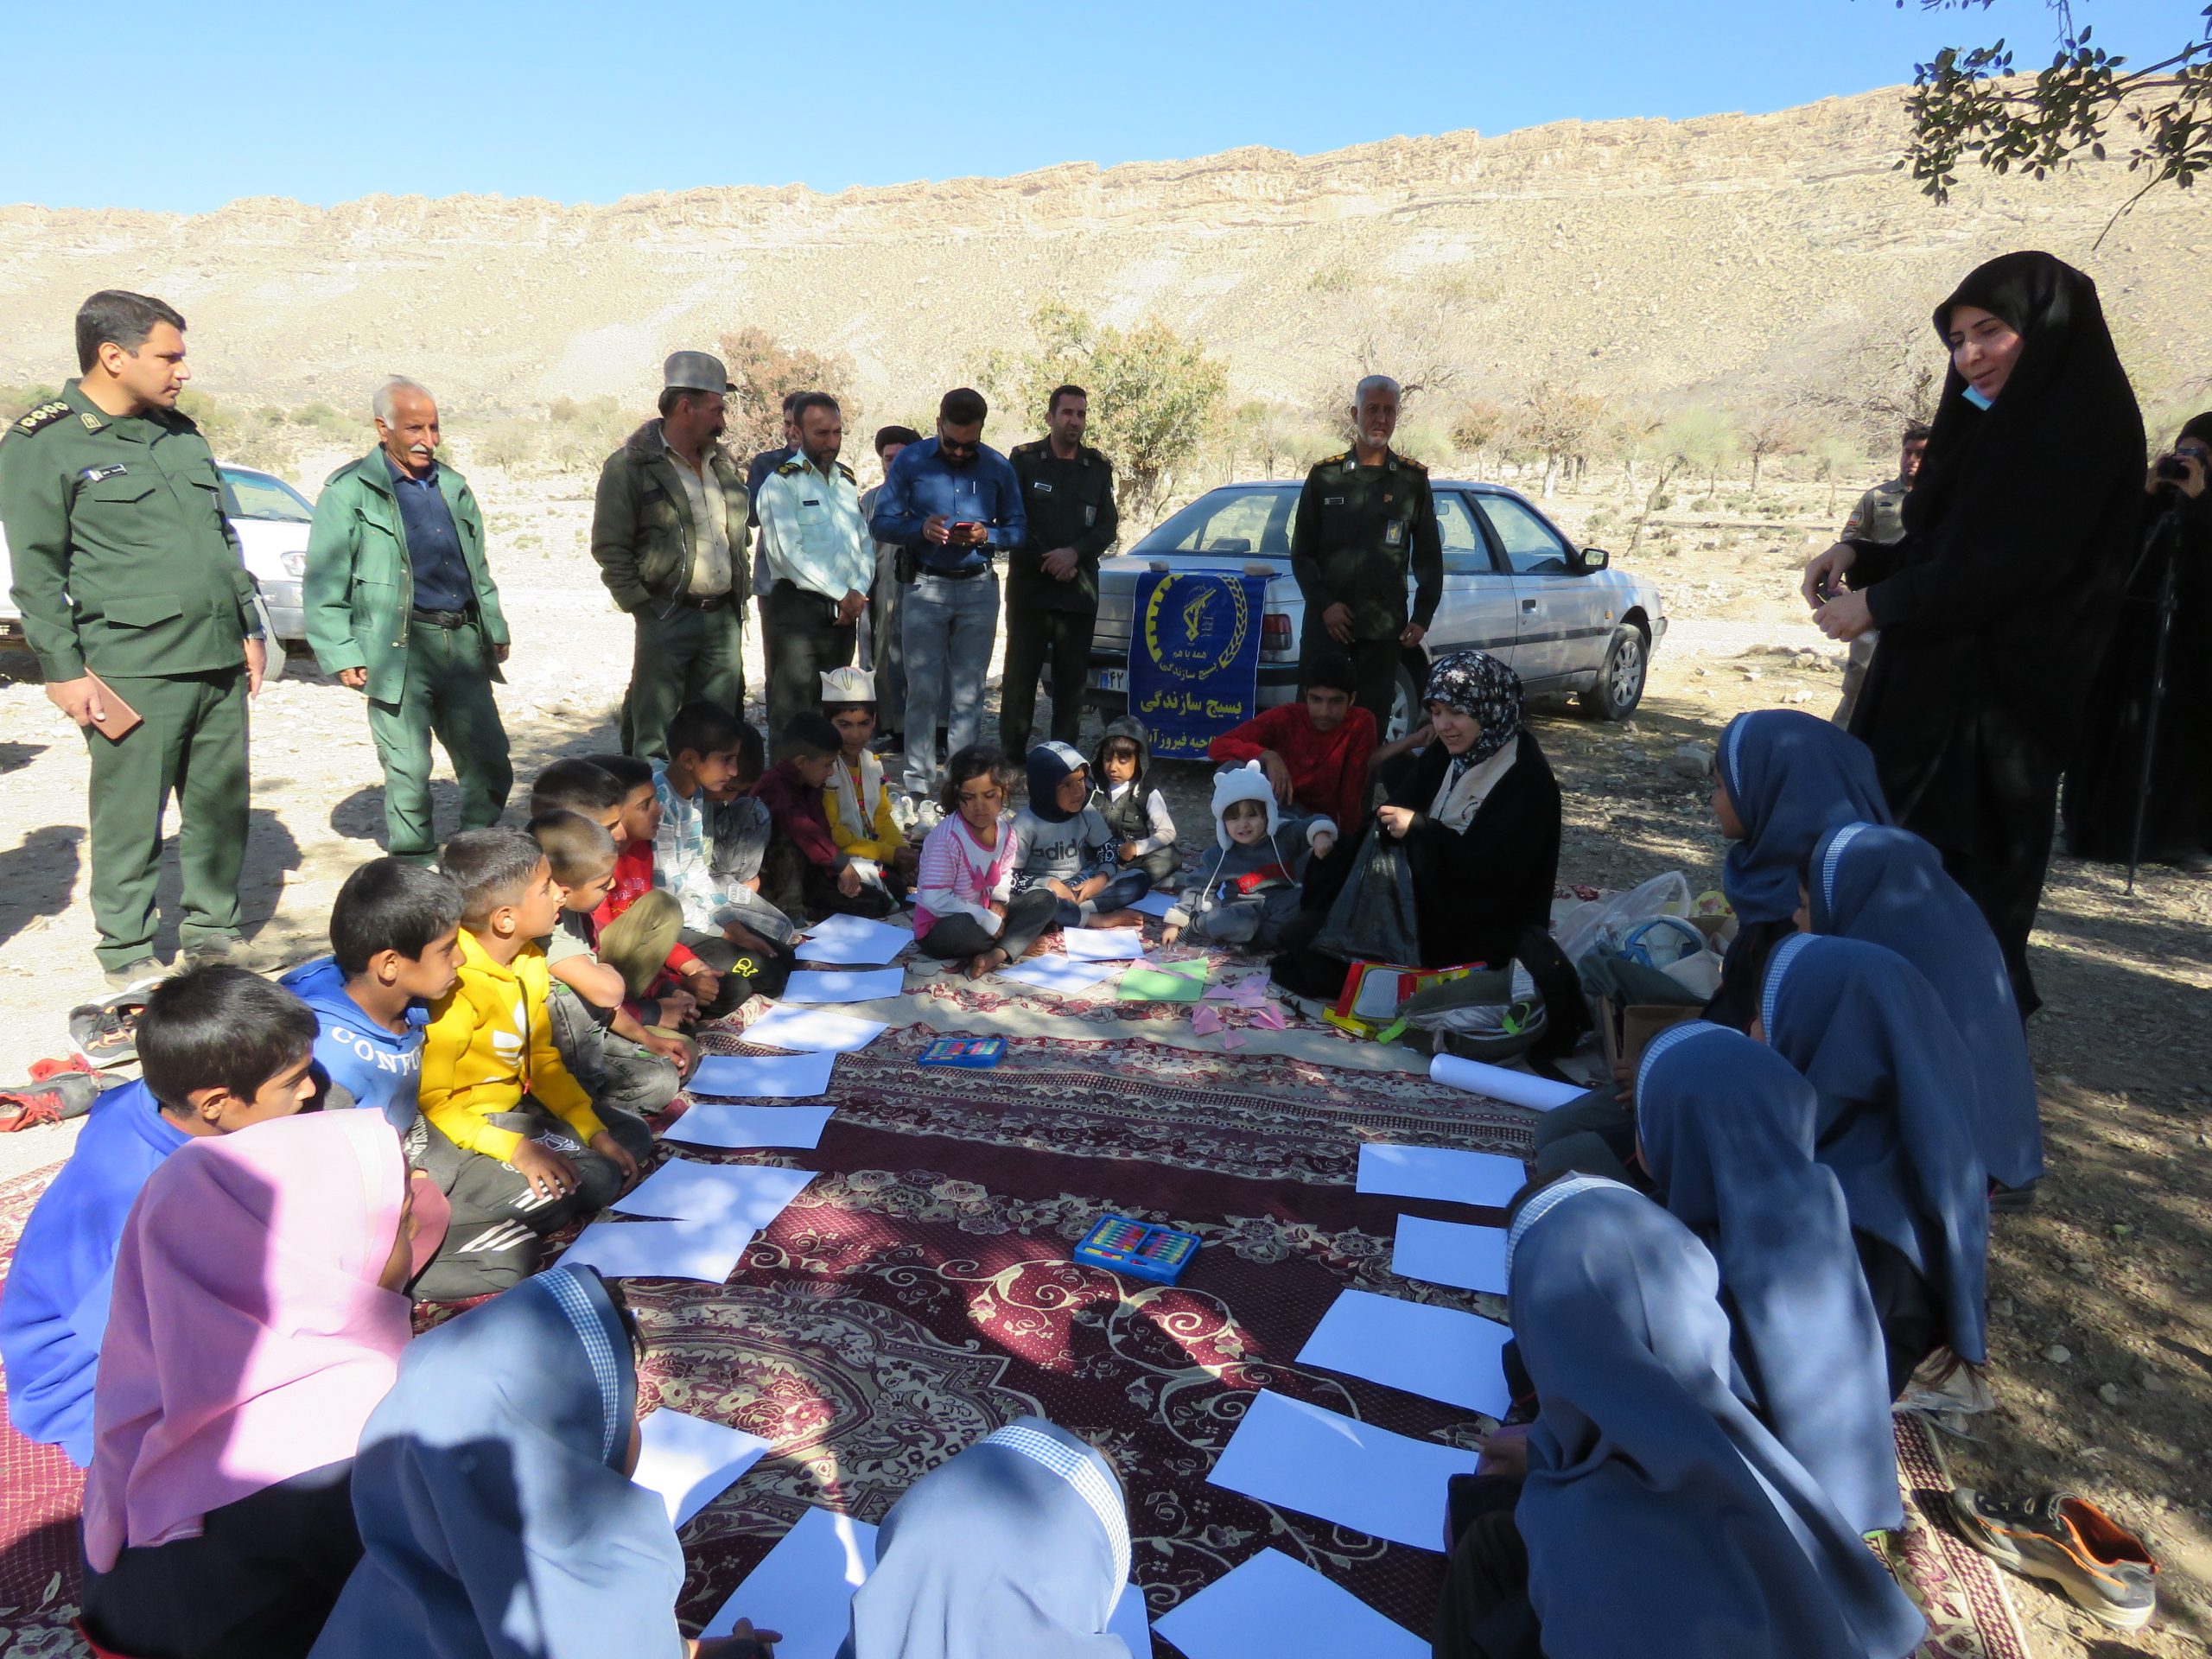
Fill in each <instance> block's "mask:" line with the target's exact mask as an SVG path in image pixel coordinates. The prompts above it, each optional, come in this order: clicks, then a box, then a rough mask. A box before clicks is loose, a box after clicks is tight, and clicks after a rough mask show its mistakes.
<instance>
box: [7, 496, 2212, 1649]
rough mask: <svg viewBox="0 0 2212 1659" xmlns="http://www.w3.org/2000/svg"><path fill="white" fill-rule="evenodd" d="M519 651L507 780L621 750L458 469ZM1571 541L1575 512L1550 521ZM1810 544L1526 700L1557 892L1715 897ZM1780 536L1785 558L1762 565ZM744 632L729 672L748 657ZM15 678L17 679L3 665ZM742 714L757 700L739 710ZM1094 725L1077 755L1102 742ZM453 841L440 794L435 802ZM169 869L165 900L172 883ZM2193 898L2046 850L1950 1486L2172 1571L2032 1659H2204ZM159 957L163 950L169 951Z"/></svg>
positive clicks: (292, 798)
mask: <svg viewBox="0 0 2212 1659" xmlns="http://www.w3.org/2000/svg"><path fill="white" fill-rule="evenodd" d="M475 481H476V486H477V491H478V493H479V495H480V498H481V499H484V500H485V501H486V502H488V503H492V504H493V507H492V510H491V514H490V518H491V524H490V528H491V533H492V539H493V545H494V548H495V550H498V558H499V567H498V568H499V573H500V575H501V577H502V579H503V580H502V587H503V591H504V593H505V597H506V604H507V611H508V614H509V616H510V618H511V619H512V622H513V625H514V632H515V639H516V645H515V652H514V659H513V662H512V664H511V667H510V671H509V676H510V677H509V683H508V684H507V685H506V686H505V687H504V688H502V690H501V692H500V703H501V707H502V709H503V710H504V712H505V716H506V719H507V721H508V726H509V730H510V733H511V734H512V740H513V743H514V748H515V753H516V764H517V772H518V775H519V776H520V777H521V778H523V779H525V780H527V779H529V778H530V777H531V775H532V774H533V773H534V772H535V771H536V770H537V767H539V766H542V765H543V763H544V762H545V761H546V760H550V759H552V758H554V757H555V756H556V755H559V754H562V753H574V752H579V751H582V750H587V749H590V748H595V747H612V746H613V730H614V728H613V708H614V705H615V702H616V700H617V698H618V697H619V696H620V690H621V686H622V683H623V681H624V680H625V678H626V674H627V669H628V656H629V645H628V633H627V628H626V626H624V625H623V624H622V623H621V622H620V620H619V619H618V618H616V617H614V616H613V614H612V613H611V612H610V611H609V608H608V607H607V601H606V599H605V596H604V594H603V593H602V591H601V589H600V588H599V586H598V583H597V582H596V580H595V579H594V573H593V572H592V570H591V568H590V565H589V563H588V557H587V556H586V555H585V553H584V550H583V532H584V531H585V529H586V526H587V524H588V517H589V512H590V503H589V499H588V489H587V486H585V485H584V484H582V482H580V481H578V480H507V479H501V478H499V477H497V476H496V475H489V474H479V475H478V477H477V479H476V480H475ZM1567 518H1568V521H1569V523H1570V525H1572V524H1573V514H1572V512H1569V513H1568V514H1567ZM1822 539H1824V538H1823V537H1821V535H1820V534H1819V532H1818V531H1817V528H1816V527H1815V526H1814V525H1813V524H1812V523H1811V522H1810V520H1809V518H1808V524H1807V527H1806V529H1805V531H1804V533H1803V534H1802V535H1789V536H1785V537H1774V536H1765V537H1743V536H1738V537H1729V536H1725V535H1724V536H1718V537H1709V538H1708V539H1707V541H1706V543H1703V544H1702V545H1697V546H1691V545H1688V544H1684V543H1662V544H1661V545H1658V546H1647V548H1646V549H1645V550H1643V552H1641V553H1640V554H1639V555H1638V556H1637V560H1636V563H1637V564H1638V566H1639V568H1641V569H1647V570H1649V572H1650V573H1651V574H1652V575H1654V576H1655V577H1656V580H1657V581H1658V582H1660V583H1661V585H1662V588H1664V590H1665V591H1666V594H1667V600H1668V608H1669V613H1670V614H1671V615H1672V616H1673V617H1674V618H1675V623H1674V626H1673V627H1672V628H1671V629H1670V632H1669V639H1668V640H1667V642H1666V644H1665V645H1664V646H1663V647H1662V650H1661V652H1659V654H1658V658H1657V661H1656V664H1655V668H1654V671H1653V675H1652V681H1651V685H1650V689H1649V692H1648V694H1647V696H1646V698H1645V701H1644V703H1643V707H1642V708H1641V709H1639V710H1638V711H1637V715H1636V717H1635V718H1634V719H1633V720H1632V721H1630V722H1628V723H1626V724H1624V725H1620V726H1607V725H1600V724H1596V723H1592V722H1590V721H1584V720H1582V719H1580V717H1579V716H1577V715H1574V714H1573V713H1572V712H1571V711H1569V710H1568V709H1566V708H1565V707H1564V706H1560V707H1545V708H1541V709H1538V710H1537V711H1536V713H1535V730H1536V732H1537V734H1538V736H1539V738H1540V740H1541V741H1542V743H1543V744H1544V746H1545V748H1546V751H1547V753H1548V754H1549V756H1550V758H1551V760H1552V764H1553V766H1554V769H1555V770H1556V771H1557V772H1558V773H1559V776H1560V784H1561V787H1562V790H1563V791H1564V793H1565V796H1566V803H1567V804H1566V812H1567V823H1566V844H1565V854H1564V861H1563V866H1562V870H1561V874H1562V877H1563V878H1564V879H1567V880H1573V881H1578V882H1585V883H1589V884H1591V885H1594V886H1602V887H1626V886H1630V885H1631V884H1633V883H1635V882H1637V881H1640V880H1644V879H1646V878H1648V877H1649V876H1651V875H1654V874H1659V873H1661V872H1662V871H1665V870H1668V869H1681V870H1683V871H1685V872H1686V873H1688V875H1689V877H1690V880H1691V882H1692V885H1693V887H1694V888H1698V889H1702V888H1704V887H1713V886H1717V885H1718V884H1719V867H1720V861H1721V857H1722V855H1723V851H1724V844H1723V842H1721V840H1720V838H1719V835H1718V833H1717V831H1716V830H1715V829H1714V827H1713V823H1712V819H1711V816H1710V814H1709V812H1708V811H1707V806H1706V799H1705V790H1704V788H1703V787H1702V786H1701V785H1699V784H1697V783H1694V782H1692V781H1691V780H1690V779H1688V778H1686V777H1684V776H1682V775H1681V773H1679V772H1676V771H1675V770H1674V769H1673V768H1672V767H1671V766H1670V765H1669V762H1670V760H1672V759H1673V757H1674V753H1675V749H1676V747H1678V746H1679V745H1682V744H1688V743H1701V744H1707V745H1710V744H1711V743H1712V742H1713V741H1714V740H1715V738H1716V737H1717V736H1718V734H1719V729H1720V728H1721V727H1722V726H1723V725H1725V723H1726V721H1727V720H1728V719H1729V718H1730V717H1731V716H1732V715H1734V714H1736V713H1738V712H1739V711H1741V710H1743V709H1751V708H1761V707H1767V706H1771V705H1775V704H1777V703H1779V704H1795V705H1798V706H1802V707H1805V708H1807V709H1810V710H1812V711H1813V712H1815V713H1821V714H1825V713H1826V712H1827V710H1828V709H1829V708H1831V707H1832V706H1833V704H1834V699H1835V696H1836V695H1837V688H1838V684H1839V675H1838V672H1837V666H1838V664H1837V659H1836V655H1835V653H1834V650H1833V648H1832V647H1830V646H1828V645H1827V642H1825V641H1823V640H1821V639H1820V638H1819V636H1818V635H1817V634H1815V633H1813V632H1811V631H1810V630H1809V629H1808V627H1807V626H1806V625H1805V622H1804V620H1803V613H1802V610H1801V609H1798V608H1796V602H1795V599H1794V594H1793V591H1792V590H1793V588H1794V576H1793V575H1792V572H1793V571H1794V569H1795V568H1796V565H1797V564H1799V563H1802V559H1803V557H1804V556H1805V552H1806V550H1807V548H1808V546H1810V545H1812V544H1814V543H1817V542H1819V541H1821V540H1822ZM1777 543H1780V544H1777ZM754 647H757V641H754V642H753V644H752V646H749V648H748V654H747V660H748V661H749V662H753V663H758V662H759V660H760V658H759V655H758V652H757V649H756V648H754ZM16 666H17V667H18V668H19V669H20V667H21V666H22V664H20V663H18V664H16ZM994 666H995V665H994ZM753 713H754V717H755V718H756V719H758V718H759V710H758V709H757V708H756V709H755V710H754V711H753ZM254 722H255V725H254V744H255V751H254V774H255V796H254V807H253V813H252V822H251V829H250V832H249V836H248V843H247V849H246V872H245V916H246V925H247V930H248V931H249V933H250V934H251V937H252V939H253V943H254V944H255V946H256V947H257V951H258V953H259V955H260V956H261V957H262V958H263V959H264V961H265V962H266V963H269V964H270V965H274V964H276V963H284V962H291V961H296V960H298V959H301V958H302V957H306V956H308V955H309V954H312V953H314V952H315V951H317V950H321V949H322V948H324V946H323V930H324V927H325V925H326V922H327V915H328V910H329V906H330V902H331V899H332V897H333V896H334V893H335V892H336V890H337V887H338V884H339V882H340V880H343V879H344V877H345V875H346V873H347V872H348V871H350V870H351V869H352V868H353V867H354V866H355V865H356V864H357V863H359V861H361V860H363V859H365V858H367V857H371V856H373V855H375V854H376V852H377V851H378V847H377V837H378V834H379V833H380V828H381V823H382V815H381V807H380V804H379V791H378V772H377V767H376V763H375V757H374V754H373V752H372V748H371V747H370V743H369V739H368V733H367V729H366V726H365V721H363V718H362V715H361V709H360V703H359V698H358V697H357V696H355V695H354V694H353V693H352V692H349V691H346V690H344V689H343V688H341V687H340V686H338V685H336V684H334V683H331V682H329V681H327V680H324V679H322V678H321V677H320V676H318V675H315V673H313V672H312V671H311V670H310V671H306V672H296V673H295V674H293V675H290V676H288V677H286V678H285V679H284V680H283V681H281V682H279V683H276V684H274V685H272V686H270V688H268V689H267V690H265V691H264V695H263V697H262V701H261V702H260V704H259V706H258V707H257V709H256V711H255V715H254ZM1096 729H1097V723H1096V719H1095V718H1094V719H1093V720H1092V721H1090V722H1089V723H1088V724H1087V725H1086V728H1085V740H1086V746H1087V745H1088V743H1089V741H1090V740H1092V739H1094V738H1095V736H1096ZM1165 771H1166V783H1167V786H1168V792H1169V795H1170V798H1171V804H1172V805H1173V809H1174V810H1175V812H1176V816H1177V818H1178V821H1179V823H1181V824H1182V826H1183V829H1184V831H1185V836H1186V837H1188V836H1192V835H1193V834H1202V833H1204V827H1205V822H1206V799H1207V793H1208V778H1207V772H1206V769H1205V768H1204V767H1201V766H1192V765H1180V764H1171V765H1170V766H1167V767H1166V768H1165ZM0 774H4V775H5V777H6V778H7V780H8V787H7V788H6V790H5V791H4V793H0V1076H5V1077H21V1076H22V1075H23V1072H24V1070H25V1068H26V1067H27V1066H28V1065H29V1062H30V1061H31V1060H32V1059H34V1058H36V1057H38V1056H41V1055H51V1054H58V1053H60V1052H65V1050H66V1033H67V1010H68V1008H69V1007H70V1006H71V1005H72V1004H73V1003H75V1002H78V1001H83V1000H86V998H88V997H90V996H92V995H96V994H97V993H98V992H99V989H100V986H99V979H98V976H97V974H96V972H95V970H94V968H93V964H92V957H91V944H92V926H91V918H90V914H89V911H88V909H87V906H86V874H87V873H86V851H85V831H84V828H83V825H84V823H85V790H86V760H85V749H84V744H83V741H82V740H81V739H80V738H79V737H78V735H77V734H75V733H74V732H73V730H71V729H69V728H67V727H65V726H64V725H63V724H62V723H61V721H60V716H59V715H56V714H55V713H54V709H52V707H51V705H50V704H48V702H47V701H46V699H45V697H44V696H43V694H42V693H41V690H39V688H38V687H37V686H36V685H35V684H34V683H28V682H26V681H22V680H9V679H4V678H0ZM441 800H442V804H443V807H444V811H445V816H446V819H447V821H448V823H450V821H451V817H452V812H453V802H452V798H451V793H450V785H444V784H442V785H441ZM174 857H175V855H174V847H173V846H172V849H171V851H170V866H171V868H170V870H169V872H168V878H167V880H166V881H165V883H164V893H165V896H167V897H173V896H174V893H175V870H174ZM2209 923H2212V882H2207V881H2196V880H2189V879H2187V878H2183V877H2181V876H2178V875H2176V874H2174V873H2172V872H2171V871H2168V870H2164V869H2156V868H2154V869H2152V870H2150V871H2148V872H2146V873H2145V877H2144V879H2143V880H2142V881H2141V882H2140V883H2139V887H2138V890H2137V893H2136V894H2135V895H2134V896H2133V897H2132V898H2130V897H2127V896H2126V895H2125V894H2123V893H2122V892H2121V883H2120V872H2118V871H2116V870H2114V869H2113V868H2109V867H2106V866H2096V865H2085V864H2081V863H2078V862H2075V861H2069V860H2061V861H2059V862H2058V864H2057V865H2056V868H2054V870H2053V873H2052V876H2051V880H2050V887H2049V889H2048V891H2047V893H2046V895H2045V900H2044V911H2043V915H2042V925H2041V928H2040V930H2039V931H2038V932H2037V936H2036V946H2037V950H2036V964H2035V965H2036V972H2037V979H2038V981H2039V982H2040V983H2041V984H2042V985H2043V987H2044V994H2045V995H2046V997H2047V998H2048V1006H2047V1007H2046V1008H2045V1010H2044V1013H2043V1014H2041V1015H2039V1016H2038V1017H2037V1020H2035V1022H2034V1024H2033V1026H2032V1027H2031V1033H2030V1034H2031V1046H2032V1048H2033V1051H2034V1055H2035V1060H2036V1066H2037V1074H2038V1077H2039V1078H2040V1080H2041V1083H2042V1085H2043V1091H2044V1121H2045V1125H2046V1132H2047V1135H2048V1139H2049V1143H2050V1166H2051V1173H2050V1176H2049V1178H2048V1179H2046V1180H2045V1182H2044V1188H2043V1192H2042V1196H2041V1201H2040V1202H2039V1204H2038V1205H2037V1208H2036V1209H2035V1210H2033V1211H2031V1212H2029V1213H2027V1214H2025V1215H2022V1216H2016V1217H1999V1220H1998V1222H1997V1225H1996V1238H1995V1260H1994V1261H1993V1265H1992V1270H1991V1275H1990V1281H1991V1289H1992V1296H1993V1308H1992V1319H1991V1347H1992V1351H1993V1359H1994V1364H1993V1374H1992V1383H1993V1387H1994V1389H1995V1391H1996V1395H1997V1399H1998V1403H1999V1409H1998V1410H1997V1412H1996V1413H1994V1414H1993V1417H1992V1418H1990V1419H1984V1420H1982V1421H1983V1423H1984V1425H1985V1426H1984V1427H1981V1428H1980V1430H1979V1439H1978V1440H1976V1441H1975V1442H1974V1443H1973V1444H1970V1445H1968V1444H1962V1443H1960V1442H1952V1443H1951V1444H1952V1448H1953V1450H1954V1451H1955V1453H1956V1454H1957V1459H1958V1461H1959V1464H1960V1465H1961V1474H1960V1478H1961V1481H1962V1482H1963V1483H1964V1484H1974V1485H1978V1486H1982V1487H1986V1488H1990V1489H1994V1490H1997V1491H2002V1492H2004V1493H2005V1494H2008V1495H2012V1494H2018V1493H2024V1492H2029V1491H2037V1490H2041V1489H2043V1488H2044V1487H2049V1486H2054V1485H2056V1486H2063V1487H2065V1488H2068V1489H2070V1490H2073V1491H2079V1492H2082V1493H2084V1494H2085V1495H2088V1496H2089V1497H2093V1498H2094V1500H2095V1501H2097V1502H2098V1503H2102V1504H2104V1505H2105V1506H2106V1507H2107V1508H2108V1509H2109V1510H2112V1512H2113V1513H2114V1514H2115V1515H2116V1516H2119V1517H2120V1519H2121V1520H2122V1521H2123V1522H2125V1523H2126V1524H2127V1525H2129V1526H2131V1527H2133V1529H2136V1530H2137V1531H2138V1532H2139V1533H2140V1534H2141V1535H2143V1536H2144V1537H2145V1538H2146V1539H2147V1540H2149V1541H2150V1542H2151V1544H2152V1548H2153V1550H2154V1552H2155V1553H2156V1554H2157V1555H2158V1558H2159V1560H2161V1561H2162V1562H2164V1566H2165V1572H2164V1577H2163V1580H2162V1589H2163V1597H2164V1611H2162V1613H2161V1615H2160V1618H2159V1621H2158V1625H2157V1627H2156V1628H2154V1629H2153V1630H2150V1631H2146V1632H2145V1633H2143V1634H2142V1635H2140V1636H2138V1637H2131V1638H2128V1639H2127V1640H2126V1642H2121V1641H2118V1640H2115V1639H2114V1638H2113V1637H2111V1636H2110V1635H2109V1634H2108V1633H2107V1632H2104V1631H2102V1630H2100V1629H2099V1628H2098V1627H2097V1626H2095V1625H2094V1624H2090V1623H2089V1622H2088V1620H2086V1619H2084V1618H2080V1617H2078V1616H2076V1615H2075V1614H2074V1613H2072V1612H2071V1611H2069V1604H2067V1603H2065V1602H2064V1601H2063V1600H2062V1599H2059V1598H2058V1597H2056V1596H2054V1595H2052V1594H2050V1593H2048V1592H2045V1591H2044V1590H2043V1589H2042V1588H2041V1587H2039V1586H2035V1585H2031V1584H2027V1585H2022V1586H2019V1587H2018V1592H2017V1595H2016V1600H2017V1602H2018V1605H2019V1607H2020V1609H2021V1611H2022V1613H2023V1615H2024V1618H2026V1620H2027V1621H2028V1624H2029V1627H2030V1630H2031V1638H2032V1641H2033V1644H2034V1648H2035V1651H2036V1652H2037V1654H2038V1655H2044V1656H2075V1655H2097V1656H2110V1655H2115V1654H2120V1653H2128V1652H2144V1653H2152V1654H2158V1655H2178V1654H2194V1653H2198V1652H2200V1651H2203V1650H2204V1649H2206V1647H2207V1646H2208V1643H2207V1637H2208V1636H2209V1635H2212V1473H2208V1471H2212V1256H2208V1254H2207V1250H2206V1239H2207V1233H2208V1230H2212V1178H2208V1174H2207V1158H2206V1149H2207V1147H2212V1134H2208V1129H2212V1125H2208V1123H2207V1121H2206V1119H2207V1113H2206V1107H2207V1103H2208V1090H2207V1084H2208V1080H2212V1071H2208V1066H2207V1061H2208V1058H2212V1022H2208V1020H2207V1018H2206V1013H2207V1009H2208V1007H2212V1002H2208V1000H2207V996H2206V992H2207V989H2208V988H2209V987H2212V950H2208V938H2212V935H2208V931H2207V927H2208V924H2209ZM173 943H174V936H173V933H172V934H169V935H167V936H165V938H164V940H163V944H164V947H165V948H166V947H167V946H168V944H173ZM68 1139H69V1135H68V1132H67V1130H66V1129H65V1130H61V1131H55V1130H50V1129H47V1130H38V1131H34V1132H32V1133H30V1134H28V1135H20V1136H0V1176H4V1175H7V1174H12V1173H17V1172H19V1171H22V1170H25V1169H30V1168H35V1167H38V1166H41V1165H42V1164H45V1163H48V1162H50V1161H53V1160H58V1159H59V1158H60V1156H62V1155H63V1153H64V1151H65V1150H66V1147H67V1141H68Z"/></svg>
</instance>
